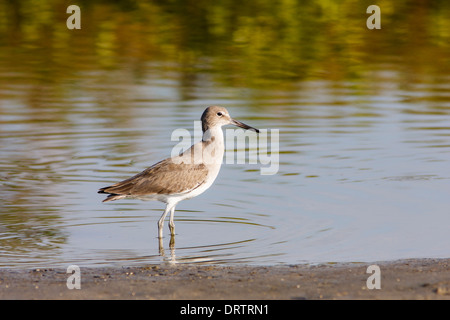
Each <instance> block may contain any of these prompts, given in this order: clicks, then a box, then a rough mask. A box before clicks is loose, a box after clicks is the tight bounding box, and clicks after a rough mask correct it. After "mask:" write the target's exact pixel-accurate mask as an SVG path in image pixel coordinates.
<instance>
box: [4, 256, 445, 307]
mask: <svg viewBox="0 0 450 320" xmlns="http://www.w3.org/2000/svg"><path fill="white" fill-rule="evenodd" d="M373 264H375V265H378V266H379V267H380V275H381V276H380V280H381V289H368V288H367V285H366V284H367V279H368V277H369V276H371V274H369V273H366V271H367V267H368V266H369V265H373ZM80 274H81V281H80V285H81V288H80V289H79V290H77V289H72V290H69V289H68V288H67V284H66V282H67V279H68V277H69V276H70V274H67V273H66V270H65V269H33V270H15V269H0V299H158V300H159V299H164V300H168V299H177V300H179V299H188V300H196V299H206V300H216V299H225V300H254V299H277V300H280V299H283V300H285V299H289V300H291V299H446V300H450V259H410V260H399V261H393V262H374V263H346V264H323V265H315V266H311V265H290V266H269V267H266V266H217V265H187V264H180V265H150V266H146V267H126V268H112V267H111V268H81V271H80Z"/></svg>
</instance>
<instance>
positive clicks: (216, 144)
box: [202, 126, 225, 162]
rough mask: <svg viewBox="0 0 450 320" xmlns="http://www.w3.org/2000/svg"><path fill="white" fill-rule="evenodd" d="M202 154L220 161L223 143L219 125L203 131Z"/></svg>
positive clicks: (223, 147) (223, 148)
mask: <svg viewBox="0 0 450 320" xmlns="http://www.w3.org/2000/svg"><path fill="white" fill-rule="evenodd" d="M202 145H203V150H204V151H203V153H204V156H206V155H209V156H210V157H211V158H214V159H216V161H217V160H220V162H222V158H223V154H224V150H225V144H224V138H223V131H222V128H221V127H220V126H215V127H212V128H210V129H208V130H206V131H204V132H203V138H202Z"/></svg>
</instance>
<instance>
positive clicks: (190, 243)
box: [0, 27, 450, 268]
mask: <svg viewBox="0 0 450 320" xmlns="http://www.w3.org/2000/svg"><path fill="white" fill-rule="evenodd" d="M108 28H109V27H106V29H108ZM108 30H109V29H108ZM61 32H62V31H61ZM86 32H89V31H86ZM97 41H100V40H97ZM96 43H98V42H96ZM410 45H411V44H410ZM4 48H6V49H7V50H6V51H5V50H4V51H3V53H2V55H3V57H6V56H7V59H3V62H2V65H1V67H2V68H1V69H0V79H2V81H1V89H0V124H1V125H0V169H1V172H0V192H1V195H2V201H1V203H0V267H13V268H21V267H65V266H68V265H70V264H78V265H79V266H106V265H113V266H119V265H132V264H141V265H142V264H148V263H162V262H166V261H167V262H180V263H246V264H259V265H274V264H291V263H318V262H344V261H376V260H393V259H401V258H416V257H448V256H449V255H450V232H449V225H450V211H449V208H450V196H449V191H450V170H449V168H450V167H449V160H450V81H449V80H450V73H449V72H448V68H446V67H444V66H443V67H442V68H441V69H440V70H438V68H435V69H433V71H434V73H433V74H432V75H430V76H429V77H420V79H417V78H415V77H410V75H411V74H412V73H413V72H411V71H410V70H408V71H405V69H406V66H410V65H409V64H408V65H404V64H398V63H392V62H387V61H392V60H395V57H392V55H390V54H386V57H385V61H384V62H383V63H379V64H374V65H372V66H371V68H370V72H366V71H364V72H362V73H363V74H364V75H363V76H359V77H356V78H352V77H350V78H349V77H339V79H334V77H333V76H320V75H319V76H316V77H312V78H306V79H286V78H284V77H282V79H278V80H279V82H277V83H278V85H272V84H271V83H269V84H268V85H267V84H266V83H264V84H263V85H261V82H264V81H268V80H267V79H264V78H265V77H264V76H263V75H262V76H259V75H256V76H255V75H253V78H252V79H253V80H255V79H257V80H258V81H256V82H252V83H250V84H249V85H248V86H247V85H245V84H243V83H240V82H237V83H235V82H233V83H230V82H229V78H233V77H236V76H237V75H236V74H234V73H233V72H236V71H233V70H230V71H229V72H230V73H231V74H226V72H225V70H215V69H214V68H216V67H215V66H213V65H214V62H215V61H216V60H218V61H222V59H224V57H221V56H219V57H217V56H214V53H212V55H213V58H211V59H212V60H213V62H209V61H208V59H207V58H205V57H200V58H198V59H199V61H201V62H202V63H198V64H193V66H192V68H193V69H192V70H186V66H185V65H182V64H180V63H179V62H175V61H167V60H158V61H156V62H155V61H154V60H152V59H149V58H148V57H147V56H144V57H138V58H136V57H135V56H131V57H126V58H127V59H131V60H132V59H135V58H136V59H140V63H139V68H138V69H139V70H136V69H135V68H134V66H133V65H132V64H128V63H123V64H122V63H118V62H115V64H114V67H113V68H111V66H109V65H107V66H103V65H97V64H96V63H94V62H92V60H90V59H89V57H90V55H89V54H90V53H89V52H88V53H86V58H85V59H86V60H82V61H78V62H76V63H77V65H78V64H79V65H81V66H84V67H85V69H83V68H82V69H81V70H79V71H77V72H74V73H73V74H72V73H70V74H69V75H67V74H65V75H64V76H62V75H61V74H58V73H57V72H56V71H58V72H59V71H61V70H60V69H58V68H57V69H56V71H55V70H50V71H49V73H47V71H48V70H47V71H46V70H41V69H40V68H42V69H45V68H44V67H42V66H40V63H42V59H44V60H45V56H46V54H45V53H42V55H38V56H36V57H35V56H33V53H35V52H34V51H33V50H32V49H29V48H28V49H27V47H26V46H25V45H23V47H22V44H21V46H19V48H25V49H23V50H24V52H22V53H21V55H22V56H21V57H23V56H26V57H27V58H28V59H29V60H28V62H27V63H28V64H29V65H26V66H19V65H18V64H17V65H16V64H14V63H8V61H9V62H11V61H13V60H14V57H13V52H14V51H15V50H16V49H17V48H16V47H14V46H13V45H8V46H6V45H4ZM11 48H13V49H11ZM14 48H16V49H14ZM102 48H103V49H105V48H104V47H102ZM447 49H448V47H444V48H443V49H442V50H444V51H445V50H447ZM27 50H28V51H27ZM79 50H81V49H79ZM105 50H106V49H105ZM136 50H137V49H136ZM5 52H6V53H5ZM56 53H58V52H56ZM59 54H61V52H59ZM98 54H99V55H101V52H100V53H98ZM105 54H106V53H105ZM256 54H262V53H261V52H259V51H257V52H256ZM106 55H107V54H106ZM57 58H59V59H61V60H62V61H64V59H65V57H60V56H58V55H56V56H55V58H54V59H55V61H57V60H58V59H57ZM235 58H236V57H230V63H232V61H233V59H235ZM33 59H34V60H33ZM80 59H81V58H80ZM112 59H113V60H114V56H113V57H112ZM170 59H171V58H169V60H170ZM215 59H216V60H215ZM69 60H70V59H69ZM30 61H31V62H30ZM106 61H108V60H106ZM227 61H228V60H227ZM445 61H448V60H445ZM53 62H54V61H53ZM197 62H198V61H197ZM422 62H423V61H422ZM60 63H61V62H60ZM105 63H106V62H105ZM249 63H250V62H249ZM316 63H318V62H316ZM430 64H431V62H430ZM44 65H45V64H44ZM211 65H212V66H211ZM318 65H320V64H319V63H318ZM339 65H340V62H339V61H338V62H336V66H339ZM431 65H432V64H431ZM31 66H34V67H36V68H38V69H39V70H35V69H33V70H31V71H30V69H29V68H31ZM208 66H209V67H210V68H212V69H213V71H211V69H210V68H209V67H208ZM420 66H425V67H423V68H425V69H426V67H429V66H430V65H429V64H428V62H427V63H423V64H421V65H420ZM250 67H251V66H249V68H250ZM418 69H420V68H419V67H418ZM281 70H282V69H280V70H278V71H280V72H281ZM427 70H428V69H427ZM238 71H242V70H238ZM253 71H254V70H253ZM272 71H273V70H272ZM416 71H417V72H418V73H419V74H420V75H423V74H424V73H422V70H416ZM55 72H56V73H55ZM238 73H239V72H238ZM272 76H273V75H272ZM269 78H270V77H269ZM224 79H225V80H224ZM211 104H215V105H223V106H225V107H227V108H228V110H229V111H230V113H231V115H232V116H233V117H234V118H236V119H238V120H241V121H243V122H245V123H247V124H249V125H251V126H254V127H256V128H259V129H279V150H280V154H279V157H280V163H279V170H278V172H277V173H276V174H274V175H261V174H260V169H261V167H263V165H261V164H248V163H246V164H224V165H223V166H222V169H221V172H220V174H219V177H218V178H217V180H216V182H215V184H214V185H213V186H212V187H211V188H210V189H209V190H208V191H206V192H205V193H204V194H202V195H201V196H199V197H197V198H195V199H192V200H188V201H183V202H181V203H180V204H179V205H178V206H177V210H176V214H175V224H176V233H177V234H176V236H175V243H174V247H173V248H171V246H170V244H169V243H170V240H171V239H170V237H169V236H168V234H169V230H168V228H167V222H166V224H165V230H164V232H165V235H166V236H165V238H164V239H163V243H162V244H161V243H159V241H158V239H157V227H156V222H157V220H158V219H159V217H160V215H161V214H162V211H163V208H164V205H163V204H162V203H158V202H141V201H136V200H121V201H116V202H109V203H106V204H105V203H101V200H102V199H103V198H104V197H103V196H102V195H99V194H97V190H98V188H100V187H103V186H106V185H109V184H111V183H114V182H117V181H120V180H121V179H123V178H127V177H129V176H131V175H134V174H135V173H137V172H140V171H141V170H143V169H145V168H146V167H148V166H150V165H152V164H153V163H155V162H157V161H159V160H161V159H163V158H165V157H168V156H170V153H171V149H172V147H173V146H174V145H175V144H176V143H177V142H178V141H171V134H172V132H173V131H174V130H175V129H178V128H185V129H188V130H190V131H191V132H193V130H194V120H198V119H199V117H200V115H201V113H202V112H203V110H204V108H205V107H206V106H208V105H211ZM233 151H234V150H230V149H228V150H227V152H233ZM160 245H162V250H161V248H160Z"/></svg>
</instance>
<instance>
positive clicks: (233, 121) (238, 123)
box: [231, 119, 259, 133]
mask: <svg viewBox="0 0 450 320" xmlns="http://www.w3.org/2000/svg"><path fill="white" fill-rule="evenodd" d="M231 124H233V125H235V126H238V127H240V128H242V129H246V130H254V131H255V132H257V133H259V130H258V129H256V128H253V127H250V126H248V125H246V124H245V123H242V122H240V121H237V120H234V119H231Z"/></svg>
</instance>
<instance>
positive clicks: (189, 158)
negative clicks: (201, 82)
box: [98, 106, 259, 239]
mask: <svg viewBox="0 0 450 320" xmlns="http://www.w3.org/2000/svg"><path fill="white" fill-rule="evenodd" d="M201 120H202V130H203V137H202V140H201V141H199V142H197V143H195V144H194V145H192V146H191V147H190V148H189V149H188V150H186V151H185V152H183V153H181V154H180V155H178V156H175V157H171V158H167V159H165V160H162V161H160V162H158V163H156V164H154V165H152V166H151V167H149V168H147V169H145V170H144V171H142V172H141V173H138V174H137V175H135V176H133V177H131V178H129V179H126V180H124V181H121V182H118V183H116V184H114V185H112V186H109V187H104V188H101V189H100V190H99V191H98V193H106V194H108V197H107V198H106V199H105V200H103V202H106V201H112V200H119V199H125V198H131V199H141V200H157V201H161V202H164V203H165V204H166V208H165V210H164V213H163V214H162V216H161V218H160V219H159V221H158V236H159V238H160V239H161V238H162V236H163V224H164V219H165V218H166V216H167V214H168V213H169V212H170V220H169V229H170V233H171V235H172V236H173V235H175V224H174V221H173V219H174V213H175V206H176V205H177V204H178V202H180V201H182V200H186V199H191V198H193V197H196V196H198V195H199V194H201V193H203V192H204V191H206V190H207V189H208V188H209V187H211V185H212V184H213V182H214V180H215V179H216V177H217V175H218V174H219V171H220V167H221V165H222V160H223V155H224V149H225V148H224V138H223V132H222V126H224V125H228V124H232V125H235V126H238V127H241V128H243V129H252V130H254V131H256V132H259V130H258V129H255V128H253V127H250V126H248V125H246V124H244V123H242V122H240V121H237V120H234V119H232V118H231V117H230V114H229V113H228V111H227V109H225V108H223V107H218V106H211V107H208V108H206V110H205V111H204V112H203V114H202V117H201Z"/></svg>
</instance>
